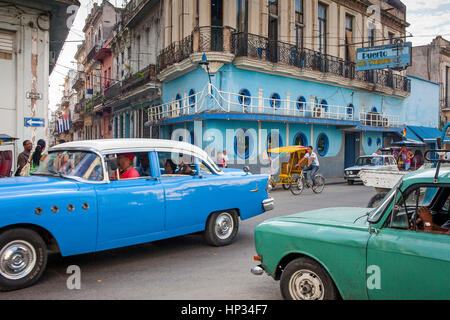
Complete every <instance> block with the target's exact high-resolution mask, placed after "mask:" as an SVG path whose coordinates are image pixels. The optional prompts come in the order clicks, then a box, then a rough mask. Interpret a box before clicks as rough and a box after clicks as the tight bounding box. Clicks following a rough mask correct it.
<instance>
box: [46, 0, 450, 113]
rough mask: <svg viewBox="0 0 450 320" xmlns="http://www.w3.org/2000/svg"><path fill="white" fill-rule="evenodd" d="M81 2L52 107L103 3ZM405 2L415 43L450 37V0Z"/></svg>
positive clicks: (55, 78)
mask: <svg viewBox="0 0 450 320" xmlns="http://www.w3.org/2000/svg"><path fill="white" fill-rule="evenodd" d="M126 1H127V0H110V2H111V3H112V4H114V5H115V6H117V7H123V6H124V3H125V2H126ZM282 1H285V0H282ZM79 2H80V4H81V6H80V8H79V9H78V12H77V15H76V17H75V20H74V23H73V25H72V28H71V29H70V32H69V35H68V37H67V39H66V43H65V44H64V47H63V50H62V51H61V53H60V56H59V58H58V62H57V65H56V66H55V68H54V69H53V72H52V74H51V75H50V88H49V108H50V110H52V111H54V110H56V108H57V105H58V104H59V103H60V102H61V98H62V95H63V87H62V86H63V84H64V77H65V75H66V74H67V72H68V71H69V70H70V68H72V69H76V63H75V59H74V55H75V52H76V50H77V45H78V44H80V42H71V41H77V40H82V39H83V37H84V36H83V31H82V29H83V26H84V21H85V19H86V17H87V15H88V12H89V11H90V9H91V8H92V6H93V3H94V2H97V3H101V0H79ZM403 3H404V4H405V5H406V7H407V10H406V20H407V21H408V22H409V23H410V25H411V26H410V27H409V28H407V31H408V32H410V33H411V34H412V35H413V37H411V38H408V41H411V42H412V43H413V45H414V46H418V45H424V44H428V43H430V42H431V40H432V39H434V38H435V37H436V35H439V34H440V35H443V36H444V38H446V39H450V0H403Z"/></svg>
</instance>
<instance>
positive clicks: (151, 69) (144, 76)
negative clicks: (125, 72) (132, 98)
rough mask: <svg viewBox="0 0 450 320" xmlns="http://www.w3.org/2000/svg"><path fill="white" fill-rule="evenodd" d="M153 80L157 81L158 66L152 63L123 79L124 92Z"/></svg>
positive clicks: (122, 90) (122, 89)
mask: <svg viewBox="0 0 450 320" xmlns="http://www.w3.org/2000/svg"><path fill="white" fill-rule="evenodd" d="M151 81H156V66H155V65H153V64H151V65H148V66H147V67H145V68H144V69H141V70H140V71H138V72H136V73H135V74H133V75H132V76H131V77H129V78H127V79H125V80H123V81H122V88H121V92H122V94H124V93H127V92H129V91H131V90H133V89H135V88H137V87H140V86H142V85H144V84H146V83H149V82H151Z"/></svg>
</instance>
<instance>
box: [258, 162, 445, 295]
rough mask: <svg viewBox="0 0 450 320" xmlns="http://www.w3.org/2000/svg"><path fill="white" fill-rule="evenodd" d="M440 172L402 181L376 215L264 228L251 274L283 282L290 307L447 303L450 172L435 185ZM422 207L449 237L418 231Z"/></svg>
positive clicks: (352, 211)
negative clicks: (327, 302)
mask: <svg viewBox="0 0 450 320" xmlns="http://www.w3.org/2000/svg"><path fill="white" fill-rule="evenodd" d="M435 171H436V170H435V169H424V170H420V171H416V172H413V173H409V174H407V175H405V176H404V177H403V178H402V179H401V180H400V181H399V182H398V183H397V185H396V186H395V187H394V188H392V189H391V190H390V192H389V193H388V194H387V195H386V196H385V197H384V199H383V201H381V202H380V204H379V205H378V207H376V208H375V209H368V208H331V209H320V210H315V211H310V212H303V213H297V214H294V215H290V216H285V217H278V218H274V219H270V220H267V221H265V222H263V223H261V224H260V225H259V226H257V228H256V230H255V247H256V251H257V254H258V255H257V256H255V260H259V261H260V265H258V266H256V267H254V268H252V273H254V274H258V275H259V274H263V273H264V271H265V272H266V273H267V274H269V275H270V276H272V277H273V278H274V279H275V280H280V288H281V293H282V296H283V297H284V298H285V299H299V300H300V299H305V300H308V299H338V298H343V299H450V290H449V288H450V277H449V275H448V272H449V270H450V233H449V231H448V230H450V229H448V228H449V227H450V213H449V210H450V168H443V169H441V172H440V173H439V175H438V181H437V182H436V181H435ZM422 206H424V207H427V208H428V209H429V211H430V212H431V214H432V220H433V221H432V223H431V224H432V227H433V228H434V226H442V227H439V228H441V229H443V230H447V234H443V233H431V232H428V231H429V230H425V229H424V224H425V223H423V224H422V225H420V222H419V221H418V219H417V217H418V209H419V208H420V207H422ZM444 225H447V229H446V228H444ZM428 227H430V226H428ZM425 231H427V232H425ZM444 232H445V231H444Z"/></svg>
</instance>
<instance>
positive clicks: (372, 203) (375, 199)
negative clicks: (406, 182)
mask: <svg viewBox="0 0 450 320" xmlns="http://www.w3.org/2000/svg"><path fill="white" fill-rule="evenodd" d="M385 195H386V193H377V194H376V195H374V196H373V197H372V198H371V199H370V200H369V203H368V204H367V208H376V207H378V205H379V204H380V202H381V200H383V198H384V196H385Z"/></svg>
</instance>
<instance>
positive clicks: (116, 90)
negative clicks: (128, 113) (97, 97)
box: [103, 81, 121, 100]
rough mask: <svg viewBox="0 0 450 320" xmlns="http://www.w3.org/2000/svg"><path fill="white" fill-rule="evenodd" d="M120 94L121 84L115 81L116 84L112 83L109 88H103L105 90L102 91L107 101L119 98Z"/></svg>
mask: <svg viewBox="0 0 450 320" xmlns="http://www.w3.org/2000/svg"><path fill="white" fill-rule="evenodd" d="M120 93H121V83H120V81H117V82H116V83H114V84H113V85H111V86H110V87H108V88H105V90H104V91H103V94H104V95H105V97H106V99H107V100H109V99H113V98H115V97H117V96H119V95H120Z"/></svg>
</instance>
